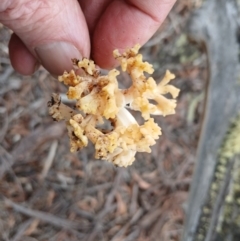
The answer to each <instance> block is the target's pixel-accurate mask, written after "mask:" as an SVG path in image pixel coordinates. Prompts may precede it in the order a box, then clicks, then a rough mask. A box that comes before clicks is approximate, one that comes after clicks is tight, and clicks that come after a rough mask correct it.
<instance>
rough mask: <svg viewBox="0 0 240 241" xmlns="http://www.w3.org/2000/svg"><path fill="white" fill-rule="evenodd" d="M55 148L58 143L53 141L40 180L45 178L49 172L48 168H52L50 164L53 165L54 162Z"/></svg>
mask: <svg viewBox="0 0 240 241" xmlns="http://www.w3.org/2000/svg"><path fill="white" fill-rule="evenodd" d="M57 146H58V142H57V141H56V140H55V141H53V143H52V145H51V147H50V150H49V153H48V156H47V158H46V160H45V162H44V166H43V170H42V173H41V177H40V178H41V179H42V180H43V179H44V178H45V177H46V176H47V174H48V171H49V169H50V167H51V166H52V163H53V160H54V157H55V154H56V150H57Z"/></svg>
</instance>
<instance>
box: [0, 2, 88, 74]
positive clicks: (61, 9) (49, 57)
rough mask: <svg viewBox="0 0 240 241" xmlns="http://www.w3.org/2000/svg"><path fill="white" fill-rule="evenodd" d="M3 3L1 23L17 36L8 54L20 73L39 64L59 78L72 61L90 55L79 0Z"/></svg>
mask: <svg viewBox="0 0 240 241" xmlns="http://www.w3.org/2000/svg"><path fill="white" fill-rule="evenodd" d="M2 1H3V2H1V4H0V22H1V23H3V24H4V25H6V26H7V27H9V28H10V29H11V30H13V32H14V33H15V34H16V35H17V37H16V36H15V35H13V37H12V39H11V40H10V44H9V52H10V58H11V62H12V64H13V66H14V67H15V69H16V70H20V71H19V72H24V71H23V69H24V68H29V65H31V64H33V63H34V62H35V64H36V63H38V62H40V63H41V64H42V65H43V66H44V67H45V68H46V69H47V70H48V71H49V72H50V73H51V74H53V75H59V74H62V72H63V71H64V70H70V69H71V68H72V63H71V59H72V58H78V59H80V58H81V57H82V56H84V57H88V56H89V53H90V40H89V34H88V29H87V24H86V21H85V18H84V15H83V13H82V11H81V8H80V5H79V3H78V1H77V0H50V1H46V0H35V1H31V0H21V1H19V0H10V1H9V0H2ZM20 55H21V56H20ZM27 66H28V67H27ZM26 72H31V71H25V73H26Z"/></svg>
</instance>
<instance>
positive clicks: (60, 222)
mask: <svg viewBox="0 0 240 241" xmlns="http://www.w3.org/2000/svg"><path fill="white" fill-rule="evenodd" d="M4 200H5V203H6V205H8V206H10V207H12V208H13V209H14V210H15V211H17V212H20V213H22V214H24V215H27V216H29V217H34V218H38V219H40V220H41V221H43V222H47V223H50V224H52V225H54V226H56V227H59V228H64V229H67V230H69V231H72V230H73V229H75V230H77V229H79V227H82V225H80V224H79V223H76V222H72V221H68V220H66V219H63V218H59V217H56V216H55V215H53V214H50V213H46V212H42V211H37V210H32V209H29V208H26V207H24V206H22V205H19V204H17V203H14V202H13V201H11V200H10V199H8V198H4ZM82 228H83V227H82Z"/></svg>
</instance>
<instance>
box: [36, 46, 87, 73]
mask: <svg viewBox="0 0 240 241" xmlns="http://www.w3.org/2000/svg"><path fill="white" fill-rule="evenodd" d="M35 52H36V54H37V57H38V59H39V61H40V63H41V64H42V65H43V67H44V68H45V69H47V70H48V71H49V72H50V73H51V74H52V75H55V76H57V75H61V74H63V72H64V71H65V70H66V71H70V70H71V69H73V64H72V59H73V58H77V59H81V58H82V56H81V54H80V52H79V51H78V49H77V48H76V47H75V46H73V45H72V44H70V43H67V42H54V43H48V44H44V45H40V46H38V47H36V48H35Z"/></svg>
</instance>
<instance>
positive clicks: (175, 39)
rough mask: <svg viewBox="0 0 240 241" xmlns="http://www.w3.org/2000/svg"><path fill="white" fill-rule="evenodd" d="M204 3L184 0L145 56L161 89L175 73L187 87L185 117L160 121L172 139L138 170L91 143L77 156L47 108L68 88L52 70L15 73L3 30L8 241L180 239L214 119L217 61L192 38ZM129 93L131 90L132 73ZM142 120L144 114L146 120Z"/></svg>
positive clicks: (2, 223)
mask: <svg viewBox="0 0 240 241" xmlns="http://www.w3.org/2000/svg"><path fill="white" fill-rule="evenodd" d="M201 4H202V0H180V1H177V3H176V4H175V6H174V8H173V10H172V11H171V13H170V14H169V16H168V17H167V19H166V21H165V22H164V24H163V25H162V26H161V28H160V29H159V31H158V32H157V33H156V34H155V35H154V36H153V37H152V39H151V40H150V41H149V42H148V43H147V44H146V45H145V46H144V47H143V48H142V49H141V53H142V54H143V56H144V59H145V60H146V61H148V62H149V63H152V64H153V66H154V69H155V72H154V74H153V76H154V78H155V80H156V81H157V82H159V81H160V80H161V78H162V77H163V75H164V73H165V71H166V70H167V69H169V70H170V71H171V72H173V73H174V74H175V75H176V79H175V80H174V81H173V82H172V84H173V85H175V86H177V87H178V88H180V90H181V92H180V96H179V97H178V99H177V109H176V114H175V115H170V116H167V117H161V116H160V117H156V118H155V119H156V121H157V122H158V123H159V125H160V126H161V128H162V132H163V134H162V136H161V137H160V139H159V140H158V141H157V144H156V145H155V146H153V147H152V153H151V154H145V153H140V154H137V156H136V161H135V162H134V163H133V165H132V166H131V167H129V168H119V167H115V166H113V165H112V164H111V163H107V162H105V161H99V160H95V159H94V150H93V147H92V146H91V145H90V146H89V147H88V148H85V149H83V150H81V151H80V152H78V153H70V152H69V142H68V136H67V131H66V129H65V126H64V123H56V122H53V120H52V119H51V117H50V116H49V115H48V108H47V102H48V101H49V100H50V98H51V94H52V93H53V92H55V93H61V96H62V100H63V102H66V103H67V98H66V96H65V93H66V88H65V86H63V85H62V84H61V83H59V82H58V81H57V80H56V79H54V78H53V77H51V76H50V75H49V74H48V73H47V72H46V71H45V70H44V69H43V68H40V70H39V71H37V72H36V73H35V74H34V75H33V76H29V77H24V76H21V75H19V74H18V73H16V72H14V70H13V68H12V66H11V64H10V61H9V58H8V41H9V38H10V34H11V32H10V31H9V30H8V29H6V28H5V27H4V26H0V240H1V241H8V240H11V241H17V240H24V241H36V240H39V241H44V240H49V241H54V240H58V241H65V240H69V241H70V240H74V241H75V240H86V241H97V240H106V241H110V240H111V241H120V240H124V241H134V240H139V241H152V240H161V241H170V240H174V241H178V240H180V238H181V235H182V232H183V224H184V218H185V210H186V207H187V206H186V201H187V198H188V195H189V188H190V184H191V180H192V174H193V168H194V162H195V159H196V149H197V144H198V140H199V136H200V129H201V128H200V127H201V126H200V125H201V120H202V118H203V111H204V97H205V89H206V81H207V67H208V66H207V56H206V53H205V51H204V48H202V47H201V46H200V45H196V44H194V43H192V42H191V41H190V40H189V38H188V37H187V34H186V23H187V21H188V18H189V16H190V15H191V13H192V11H193V10H194V9H196V8H199V7H200V6H201ZM119 82H120V86H122V87H124V86H128V85H129V79H128V78H127V76H126V75H124V74H123V75H122V76H121V77H120V79H119ZM136 117H137V118H138V116H137V113H136Z"/></svg>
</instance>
